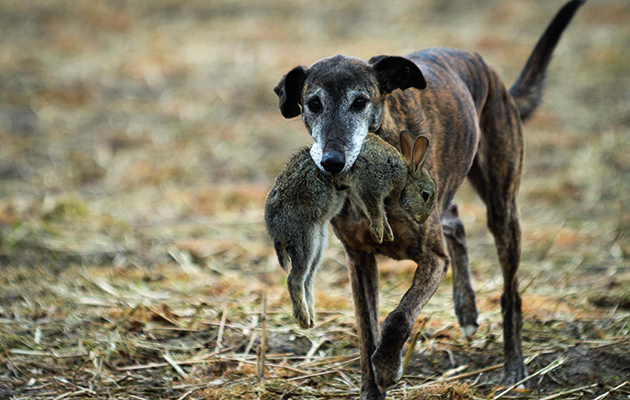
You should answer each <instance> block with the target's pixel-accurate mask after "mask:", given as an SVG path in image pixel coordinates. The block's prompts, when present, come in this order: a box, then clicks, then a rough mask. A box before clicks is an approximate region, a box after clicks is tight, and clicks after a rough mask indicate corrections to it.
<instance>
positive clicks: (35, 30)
mask: <svg viewBox="0 0 630 400" xmlns="http://www.w3.org/2000/svg"><path fill="white" fill-rule="evenodd" d="M561 5H562V2H561V1H555V0H554V1H543V0H529V1H525V0H513V1H510V2H502V1H490V0H476V1H463V0H441V1H438V0H416V1H403V0H393V1H389V2H362V1H358V0H339V1H330V0H322V1H303V0H298V1H288V0H264V1H259V2H251V1H243V0H210V1H200V0H191V1H182V0H153V1H124V0H110V1H87V0H86V1H81V0H79V1H66V0H48V1H45V2H36V1H31V0H27V1H23V2H14V1H10V0H8V1H7V0H0V143H1V144H0V270H1V273H0V399H58V400H60V399H81V398H94V399H179V400H183V399H238V398H244V399H258V398H260V399H288V398H305V399H320V398H322V399H323V398H357V396H358V387H359V384H360V376H359V373H358V370H359V365H358V349H357V333H356V329H355V327H354V317H353V311H352V303H351V297H350V288H349V287H348V277H347V270H346V267H345V255H344V252H343V249H342V248H341V245H340V244H339V242H338V240H336V238H332V239H331V241H330V246H329V248H328V250H327V251H326V253H325V259H324V266H323V268H322V270H321V272H320V273H319V275H318V277H317V280H316V288H317V291H316V306H317V310H318V317H317V321H316V326H315V328H313V329H310V330H302V329H300V328H299V327H298V325H297V324H296V323H295V322H294V321H293V318H292V316H291V305H290V301H289V297H288V294H287V291H286V289H285V283H286V275H285V274H284V272H282V271H281V270H280V269H279V266H278V263H277V260H276V257H275V254H274V252H273V249H272V247H271V246H270V243H269V240H268V238H267V236H266V233H265V230H264V226H263V219H262V217H263V211H262V205H263V202H264V199H265V196H266V194H267V191H268V190H269V188H270V186H271V185H272V182H273V178H274V176H275V175H276V174H277V173H278V172H279V171H280V170H281V168H282V166H283V164H284V162H285V161H286V160H287V159H288V157H289V156H290V155H291V154H292V153H294V152H295V151H296V150H297V149H299V148H300V147H301V146H304V145H308V144H309V143H310V138H309V136H308V134H307V133H306V131H305V129H304V127H303V125H302V123H301V121H300V120H299V118H297V119H293V120H285V119H283V118H282V116H281V115H280V113H279V110H278V109H277V98H276V96H275V94H274V93H273V91H272V90H271V89H272V88H273V87H274V86H275V84H276V83H277V82H278V81H279V79H280V78H281V77H282V75H283V74H284V73H286V72H287V71H288V70H289V69H290V68H292V67H294V66H296V65H310V64H312V63H313V62H315V61H316V60H318V59H320V58H322V57H326V56H330V55H334V54H345V55H349V56H356V57H359V58H363V59H368V58H369V57H371V56H374V55H378V54H395V55H404V54H406V53H408V52H411V51H414V50H416V49H420V48H426V47H433V46H450V47H457V48H463V49H467V50H474V51H478V52H479V53H481V54H482V55H483V56H484V57H485V59H486V61H487V62H488V63H489V64H490V65H492V66H493V67H495V68H496V69H497V70H498V71H499V73H500V75H501V76H502V77H504V79H505V81H506V82H508V83H511V82H512V81H513V80H514V79H515V77H516V76H517V74H518V72H519V70H520V68H521V67H522V66H523V65H524V62H525V59H526V58H527V56H528V54H529V52H530V51H531V49H532V48H533V46H534V44H535V43H536V40H537V38H538V37H539V35H540V34H541V33H542V31H543V30H544V27H545V26H546V24H547V23H548V22H549V21H550V20H551V18H552V16H553V14H554V13H555V12H556V11H557V9H559V8H560V6H561ZM629 49H630V3H628V2H627V1H625V0H599V1H594V0H591V1H590V2H588V3H587V4H586V5H585V6H584V7H583V8H582V9H581V10H580V11H579V13H578V15H577V16H576V18H575V20H574V21H573V22H572V24H571V25H570V27H569V28H568V30H567V31H566V33H565V35H564V37H563V39H562V41H561V43H560V45H559V47H558V49H557V51H556V53H555V58H554V60H553V63H552V65H551V69H550V71H549V74H548V82H547V88H546V94H545V101H544V104H543V106H542V107H541V109H540V111H539V112H538V113H537V114H536V116H535V117H534V118H533V120H532V121H531V122H530V123H528V125H527V126H526V130H525V140H526V161H525V173H524V176H523V183H522V190H521V194H520V197H519V201H520V207H521V216H522V220H523V227H522V228H523V229H522V230H523V255H522V263H521V272H520V282H521V289H522V291H523V304H524V306H523V307H524V316H525V321H524V329H523V340H524V342H523V346H524V353H525V356H526V358H527V360H528V361H527V362H528V368H529V372H530V375H531V376H532V378H531V379H530V381H529V389H528V390H511V391H506V388H501V387H499V386H498V381H499V374H500V368H499V367H500V363H501V362H502V355H501V348H502V337H501V325H500V324H501V316H500V310H499V296H500V294H501V285H502V283H501V277H500V273H499V269H498V267H497V259H496V254H495V251H494V246H493V242H492V238H491V237H490V235H489V234H488V232H487V230H486V229H485V210H484V208H483V205H482V204H481V202H480V201H479V200H478V199H477V198H476V197H475V195H474V194H473V192H472V190H471V188H470V187H469V186H468V185H465V186H464V187H463V188H462V190H461V191H460V193H459V194H458V198H457V201H458V204H459V205H460V210H461V214H462V216H463V220H464V223H465V224H466V229H467V233H468V243H469V248H470V258H471V266H472V270H473V275H474V280H475V286H476V291H477V298H478V306H479V308H480V310H481V315H480V321H479V322H480V329H479V332H478V333H477V335H476V337H475V339H474V340H473V341H472V342H470V343H469V342H466V340H465V339H464V338H463V336H462V335H461V334H460V332H459V328H458V326H457V322H456V319H455V317H454V313H453V302H452V299H451V287H450V284H451V277H450V274H449V275H448V276H447V278H446V279H445V281H444V283H443V284H442V285H441V287H440V288H439V289H438V292H437V293H436V295H435V296H434V297H433V299H432V300H431V301H430V302H429V304H428V305H427V306H426V308H425V310H424V311H423V313H422V315H421V317H420V320H419V321H418V322H417V326H416V329H420V328H422V335H421V336H420V340H419V343H418V346H417V347H416V349H415V352H414V354H413V357H412V360H411V363H410V365H409V368H408V369H407V371H406V372H405V374H404V377H403V379H402V380H401V382H400V383H399V384H398V386H397V387H396V388H395V389H394V390H392V391H391V392H390V396H389V397H390V398H392V399H473V398H475V399H476V398H505V399H514V398H519V399H539V398H546V399H552V398H563V399H598V400H601V399H604V398H606V399H627V398H629V397H630V53H629ZM414 268H415V265H414V264H413V263H410V262H394V261H391V260H387V259H380V260H379V270H380V290H381V291H380V293H381V297H380V302H381V316H382V318H384V317H385V315H387V313H388V312H389V311H391V310H392V309H393V307H395V305H396V304H397V301H398V300H399V299H400V297H401V296H402V294H403V293H404V291H405V289H406V287H407V285H408V282H409V279H410V277H411V276H412V274H413V271H414ZM263 303H265V304H266V307H264V309H265V314H264V316H265V318H264V326H265V327H264V329H263ZM263 334H264V335H265V336H266V338H267V351H266V352H265V357H264V359H265V368H264V379H262V380H261V379H260V378H259V376H260V371H257V368H258V369H260V360H261V359H262V357H261V356H258V358H257V355H256V352H257V348H258V347H259V344H260V342H261V336H262V335H263Z"/></svg>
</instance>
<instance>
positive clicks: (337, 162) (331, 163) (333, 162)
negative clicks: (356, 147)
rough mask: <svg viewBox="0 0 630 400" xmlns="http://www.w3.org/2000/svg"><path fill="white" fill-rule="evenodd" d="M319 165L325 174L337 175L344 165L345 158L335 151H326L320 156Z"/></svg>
mask: <svg viewBox="0 0 630 400" xmlns="http://www.w3.org/2000/svg"><path fill="white" fill-rule="evenodd" d="M320 164H321V166H322V167H323V168H324V170H325V171H326V172H328V173H331V174H338V173H339V172H341V171H342V170H343V167H345V165H346V157H345V156H344V155H343V154H342V153H339V152H337V151H334V150H333V151H328V152H326V153H324V155H323V156H322V160H321V162H320Z"/></svg>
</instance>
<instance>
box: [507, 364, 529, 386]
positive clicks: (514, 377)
mask: <svg viewBox="0 0 630 400" xmlns="http://www.w3.org/2000/svg"><path fill="white" fill-rule="evenodd" d="M527 375H528V374H527V367H525V364H524V363H522V362H520V363H518V362H512V363H506V365H505V366H504V367H503V373H502V375H501V386H503V387H510V386H513V385H514V384H516V383H518V382H520V381H522V380H523V379H525V378H527ZM526 388H527V382H525V383H524V384H522V385H519V389H526Z"/></svg>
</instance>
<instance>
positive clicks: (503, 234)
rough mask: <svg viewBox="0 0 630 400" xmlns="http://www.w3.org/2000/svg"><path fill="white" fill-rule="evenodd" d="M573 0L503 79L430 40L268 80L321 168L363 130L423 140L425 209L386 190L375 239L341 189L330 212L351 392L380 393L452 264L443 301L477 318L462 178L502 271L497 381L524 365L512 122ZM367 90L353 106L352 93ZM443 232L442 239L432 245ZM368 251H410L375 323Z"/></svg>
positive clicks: (517, 122)
mask: <svg viewBox="0 0 630 400" xmlns="http://www.w3.org/2000/svg"><path fill="white" fill-rule="evenodd" d="M583 3H584V1H583V0H572V1H570V2H568V3H567V4H566V5H565V6H564V7H563V8H562V9H561V10H560V11H559V12H558V14H557V15H556V17H555V18H554V19H553V21H552V22H551V23H550V25H549V26H548V28H547V30H546V31H545V33H544V34H543V36H542V37H541V39H540V41H539V42H538V44H537V45H536V47H535V48H534V50H533V52H532V54H531V56H530V58H529V59H528V61H527V63H526V65H525V67H524V69H523V71H522V73H521V75H520V76H519V78H518V79H517V80H516V82H515V84H514V85H513V86H512V88H511V89H509V90H508V89H507V88H506V86H505V85H504V83H503V82H502V81H501V79H500V77H499V76H498V74H497V73H496V72H495V71H494V70H493V69H492V68H490V67H489V66H488V65H486V63H485V62H484V61H483V59H482V58H481V57H480V56H479V55H478V54H476V53H470V52H465V51H460V50H454V49H447V48H437V49H428V50H424V51H419V52H415V53H412V54H409V55H407V56H406V57H405V58H402V57H389V56H379V57H374V58H372V59H371V60H370V61H369V62H368V63H366V62H364V61H361V60H357V59H353V58H348V57H343V56H335V57H331V58H327V59H323V60H320V61H318V62H317V63H315V64H314V65H313V66H311V67H310V68H304V67H296V68H294V69H293V70H291V71H290V72H289V73H288V74H287V75H285V77H284V78H283V79H282V80H281V81H280V83H279V84H278V86H277V87H276V88H275V91H276V93H277V94H278V96H279V99H280V110H281V112H282V114H283V115H284V116H285V117H287V118H290V117H295V116H298V115H300V114H302V119H303V121H304V123H305V126H306V128H307V130H308V131H309V133H310V134H311V135H312V136H313V139H314V140H315V144H314V145H313V149H315V151H313V150H311V156H312V157H313V160H314V161H315V163H316V164H317V165H318V166H319V167H320V168H322V169H323V170H327V171H330V172H332V173H337V172H340V171H345V170H347V169H349V168H350V167H351V165H352V163H353V162H354V160H355V159H356V156H357V148H360V143H361V141H362V140H363V138H364V137H365V135H366V134H367V132H368V131H369V132H375V133H376V134H377V135H379V136H381V137H382V138H384V139H385V140H387V141H388V142H390V143H391V144H393V145H394V146H399V143H398V132H400V131H401V130H402V129H407V130H409V131H410V132H411V133H412V134H413V135H414V136H418V135H425V136H427V137H428V138H429V140H430V141H431V149H430V151H429V154H428V156H427V160H426V163H425V167H426V168H427V169H429V170H430V171H431V173H432V175H433V178H434V179H435V181H436V184H437V189H438V200H437V203H436V210H435V212H433V213H432V214H431V216H430V217H429V219H428V220H427V221H426V222H425V223H423V224H418V223H416V222H414V221H411V220H410V219H409V218H408V217H407V216H406V215H405V213H404V212H402V210H401V209H400V207H399V204H398V203H397V202H393V201H391V200H389V199H388V200H386V210H387V217H388V220H389V223H390V225H391V228H392V230H393V232H394V236H395V238H396V240H395V241H393V242H383V243H382V244H376V243H375V242H374V241H373V240H372V238H371V236H370V233H369V223H368V221H367V219H366V218H365V216H364V215H363V213H362V212H361V211H360V210H359V209H358V208H357V207H356V205H354V204H353V203H352V202H350V201H346V202H345V204H344V206H343V209H342V210H341V212H340V213H339V214H338V215H337V216H336V217H335V218H333V220H332V225H333V229H334V232H335V234H336V235H337V237H338V238H339V239H340V240H341V242H342V243H343V246H344V248H345V250H346V253H347V256H348V267H349V275H350V281H351V286H352V294H353V299H354V308H355V314H356V320H357V328H358V331H359V341H360V348H361V370H362V381H361V398H362V399H384V398H385V391H386V390H387V389H388V388H390V387H392V386H393V385H394V384H395V383H396V381H397V380H398V379H399V378H400V376H401V373H402V371H401V358H402V357H401V353H402V348H403V345H404V343H405V341H406V340H407V339H408V337H409V336H410V333H411V329H412V327H413V324H414V322H415V320H416V318H417V316H418V314H419V313H420V311H421V309H422V308H423V306H424V305H425V304H426V302H427V301H428V300H429V298H430V297H431V296H432V295H433V293H434V292H435V290H436V289H437V287H438V284H439V283H440V281H441V280H442V279H443V277H444V275H445V273H446V270H447V268H448V265H449V262H450V263H452V264H453V271H454V286H453V297H454V301H455V312H456V314H457V318H458V320H459V323H460V325H461V328H462V331H463V332H464V334H465V335H466V336H467V337H471V336H472V335H473V334H474V332H475V331H476V327H477V322H476V320H477V308H476V306H475V293H474V290H473V288H472V285H471V282H470V270H469V265H468V255H467V250H466V241H465V231H464V228H463V224H462V222H461V220H460V219H459V218H458V211H457V208H456V205H455V204H454V203H453V198H454V196H455V193H456V191H457V190H458V189H459V187H460V186H461V184H462V182H463V180H464V179H465V178H468V180H469V182H470V183H471V184H472V186H473V188H474V189H475V191H476V192H477V193H478V194H479V196H480V197H481V199H482V200H483V201H484V203H485V205H486V208H487V225H488V228H489V230H490V232H491V233H492V234H493V236H494V239H495V244H496V248H497V253H498V258H499V263H500V265H501V270H502V273H503V281H504V288H503V295H502V296H501V311H502V316H503V338H504V358H505V362H504V365H503V378H502V383H503V384H504V385H510V384H513V383H515V382H518V381H520V380H521V379H523V378H524V377H526V376H527V370H526V368H525V365H524V362H523V355H522V351H521V326H522V312H521V298H520V297H519V294H518V279H517V270H518V266H519V261H520V254H521V248H520V247H521V233H520V223H519V211H518V207H517V205H516V196H517V193H518V189H519V185H520V180H521V173H522V168H523V135H522V122H523V121H524V120H525V119H526V118H528V117H529V116H530V115H531V113H532V112H533V111H534V109H535V108H536V106H537V105H538V103H539V102H540V98H541V95H542V89H543V81H544V75H545V71H546V69H547V66H548V64H549V61H550V58H551V54H552V52H553V50H554V48H555V46H556V44H557V42H558V40H559V39H560V36H561V34H562V32H563V31H564V29H565V28H566V26H567V25H568V23H569V22H570V20H571V19H572V17H573V15H574V14H575V12H576V10H577V9H578V8H579V7H580V6H581V5H582V4H583ZM360 96H362V97H363V98H364V99H368V100H369V102H368V105H367V106H365V107H355V105H357V103H356V101H357V99H358V98H359V97H360ZM444 238H446V243H447V246H446V247H447V248H448V252H447V249H446V248H445V246H444ZM376 254H383V255H386V256H389V257H391V258H394V259H411V260H414V261H415V262H416V263H417V264H418V267H417V269H416V272H415V274H414V277H413V280H412V282H411V287H410V288H409V290H408V291H407V292H406V293H405V295H404V296H403V298H402V299H401V301H400V303H399V305H398V306H397V307H396V308H395V309H394V310H393V311H392V312H391V313H390V314H389V315H388V316H387V317H386V318H385V320H384V321H383V323H382V327H381V330H380V334H379V321H378V316H379V313H378V275H377V265H376V259H375V255H376Z"/></svg>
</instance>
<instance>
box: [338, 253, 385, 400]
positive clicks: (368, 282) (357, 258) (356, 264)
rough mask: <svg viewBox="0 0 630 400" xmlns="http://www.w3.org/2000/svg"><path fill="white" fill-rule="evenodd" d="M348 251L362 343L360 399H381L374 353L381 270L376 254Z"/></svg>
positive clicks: (383, 396)
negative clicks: (375, 373)
mask: <svg viewBox="0 0 630 400" xmlns="http://www.w3.org/2000/svg"><path fill="white" fill-rule="evenodd" d="M346 252H347V254H348V272H349V275H350V283H351V286H352V297H353V299H354V313H355V315H356V324H357V330H358V331H359V342H360V343H359V345H360V351H361V400H382V399H385V393H381V392H380V391H379V390H378V387H377V386H376V382H375V380H374V371H373V370H372V363H371V360H370V357H371V355H372V354H373V353H374V350H375V349H376V338H377V337H378V271H377V267H376V259H375V257H374V254H370V253H361V252H356V253H355V252H352V250H350V249H348V248H346Z"/></svg>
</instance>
